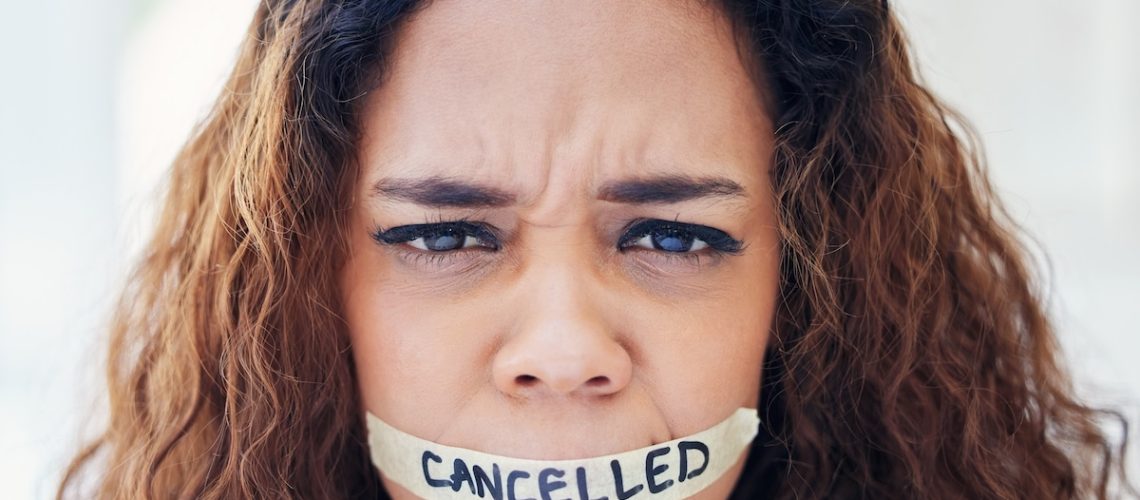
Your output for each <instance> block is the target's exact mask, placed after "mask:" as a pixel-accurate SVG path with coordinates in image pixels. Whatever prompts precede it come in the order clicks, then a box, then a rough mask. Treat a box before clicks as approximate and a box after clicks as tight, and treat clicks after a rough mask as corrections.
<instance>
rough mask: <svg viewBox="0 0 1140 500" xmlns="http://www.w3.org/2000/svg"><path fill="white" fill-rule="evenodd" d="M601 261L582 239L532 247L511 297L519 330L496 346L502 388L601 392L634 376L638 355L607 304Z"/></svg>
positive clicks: (523, 392) (524, 392)
mask: <svg viewBox="0 0 1140 500" xmlns="http://www.w3.org/2000/svg"><path fill="white" fill-rule="evenodd" d="M561 241H568V240H566V239H561ZM569 241H574V240H569ZM595 262H597V261H596V257H595V256H593V255H591V252H590V251H589V247H588V245H585V244H579V243H569V244H550V245H546V248H545V249H543V250H542V251H540V252H539V251H536V252H533V253H532V257H531V258H530V259H528V260H527V262H526V263H525V265H524V268H523V271H522V272H521V273H520V274H519V275H518V281H517V282H516V285H517V286H516V287H514V288H515V290H514V291H515V294H513V295H512V297H511V299H510V300H511V304H510V307H509V308H508V310H509V313H508V314H513V315H514V316H515V317H514V321H512V322H511V323H510V324H511V325H512V328H511V331H510V332H507V333H506V335H507V338H506V340H505V342H504V343H503V344H502V346H501V348H500V350H499V352H498V353H496V359H495V365H494V368H493V369H494V371H495V382H496V385H498V387H499V389H500V390H501V391H503V392H506V393H509V394H512V395H514V396H537V395H544V394H545V395H550V394H555V395H569V394H582V395H601V394H611V393H614V392H617V391H620V390H621V389H622V388H624V387H625V385H626V384H627V383H628V381H629V378H630V376H631V371H632V367H631V362H630V358H629V355H628V353H627V352H626V351H625V348H624V347H623V346H622V344H621V342H620V341H619V339H618V335H619V332H618V331H617V330H616V328H615V325H614V323H613V318H611V317H609V316H608V314H609V311H608V309H607V308H606V306H605V304H604V303H603V300H604V297H605V295H606V293H605V284H604V282H603V279H602V275H601V273H600V272H599V269H598V268H597V266H596V265H595Z"/></svg>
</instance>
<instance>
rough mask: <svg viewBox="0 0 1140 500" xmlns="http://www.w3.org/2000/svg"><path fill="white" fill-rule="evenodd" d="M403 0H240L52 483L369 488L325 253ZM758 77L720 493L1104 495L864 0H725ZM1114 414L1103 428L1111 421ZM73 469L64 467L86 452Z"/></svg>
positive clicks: (1003, 223) (891, 34)
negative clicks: (751, 343)
mask: <svg viewBox="0 0 1140 500" xmlns="http://www.w3.org/2000/svg"><path fill="white" fill-rule="evenodd" d="M421 7H422V5H421V2H413V1H410V0H266V1H262V2H260V7H259V8H258V11H257V13H256V15H255V18H254V20H253V23H252V25H251V26H250V29H249V31H248V34H247V36H246V38H245V42H244V45H243V48H242V50H241V54H240V56H239V59H238V61H237V64H236V67H235V68H234V70H233V73H232V75H231V77H230V79H229V80H228V83H227V85H226V87H225V90H224V92H223V93H222V95H221V96H220V97H219V99H218V101H217V103H216V105H215V106H214V108H213V110H212V112H211V114H210V115H209V116H208V118H207V119H206V120H205V121H204V122H203V123H202V124H201V125H200V127H199V128H198V129H197V130H196V131H195V133H194V135H193V137H192V138H191V140H190V142H189V143H188V144H187V145H186V146H185V147H184V149H183V150H182V152H181V153H180V155H179V156H178V157H177V159H176V160H175V162H174V164H173V167H172V171H171V173H170V177H169V191H168V193H167V195H166V199H165V205H164V209H163V212H162V214H161V216H160V218H159V223H158V226H157V228H156V230H155V232H154V235H153V238H152V239H151V241H150V242H149V245H148V246H147V249H146V252H145V255H144V256H143V258H142V259H141V261H140V262H139V263H138V265H137V267H136V269H135V271H134V272H133V274H132V277H131V279H130V280H129V284H128V286H127V288H126V290H125V291H124V293H123V295H122V298H121V300H120V302H119V303H118V305H117V308H116V310H115V315H114V317H113V321H112V328H111V332H110V344H109V353H108V368H107V370H108V373H107V377H108V387H109V412H110V415H109V417H110V418H109V424H108V426H107V428H106V430H105V431H104V432H103V434H102V435H101V437H100V438H99V439H98V440H97V441H95V442H94V443H91V444H90V445H88V446H87V447H85V448H84V449H83V450H81V451H80V452H79V453H78V454H77V456H76V457H75V458H74V459H73V461H72V463H71V464H70V466H69V468H68V469H67V471H66V473H65V475H64V478H63V481H62V483H61V485H60V488H59V492H58V496H59V497H60V498H63V497H66V496H68V495H70V494H72V493H80V494H83V495H85V496H87V495H90V496H96V497H100V498H155V497H162V498H173V497H177V498H235V497H246V498H249V497H259V498H260V497H279V498H377V497H383V496H384V492H383V489H382V487H381V484H380V481H379V476H378V474H377V472H376V471H375V469H374V468H373V466H372V464H371V463H370V461H369V458H368V450H367V444H366V440H365V431H364V425H363V422H362V416H361V412H360V408H359V396H358V394H357V391H358V388H357V385H356V381H355V375H354V367H353V360H352V356H351V353H350V349H351V345H350V343H349V341H348V335H347V332H346V327H345V324H344V321H343V320H342V318H341V304H340V303H339V296H340V295H339V294H338V293H337V292H338V291H337V284H336V281H335V278H334V277H335V275H336V273H335V270H336V269H338V268H339V266H341V265H342V264H343V262H344V258H345V254H346V251H347V250H346V246H347V243H346V241H345V238H344V233H345V227H346V225H347V221H346V219H347V212H348V209H349V207H350V204H351V195H350V190H351V187H352V186H353V185H354V183H355V182H356V181H357V176H358V173H359V168H358V165H356V163H355V162H356V159H355V155H356V148H357V146H358V142H359V133H360V127H359V124H358V120H359V113H360V110H359V109H358V108H359V105H360V101H361V99H359V98H360V97H361V96H362V95H364V94H366V93H367V92H368V91H369V90H371V89H372V88H373V87H374V86H375V85H378V84H379V83H378V82H380V81H381V80H382V78H383V76H384V74H385V66H386V63H387V60H386V59H385V57H386V56H387V55H388V54H389V53H390V52H391V45H392V43H393V42H394V38H395V35H396V33H397V32H398V30H399V28H400V26H401V25H402V23H403V22H404V21H406V20H407V19H408V18H409V17H410V16H411V15H412V14H413V13H414V12H415V11H416V10H417V9H419V8H421ZM716 8H718V9H721V10H722V11H723V12H724V13H725V15H727V16H729V18H730V19H731V21H732V23H733V25H734V27H735V29H736V32H737V35H738V39H739V41H740V47H741V49H742V53H743V54H745V55H744V57H745V59H746V61H747V62H748V63H749V65H750V66H752V67H753V69H754V76H755V80H756V84H757V87H758V89H760V88H762V89H763V90H764V92H765V93H766V94H768V95H769V96H770V98H771V100H772V101H773V106H772V114H773V116H772V119H773V120H774V123H775V125H776V132H775V135H776V137H775V140H776V152H775V158H774V164H773V165H774V168H773V169H772V173H771V182H772V185H773V186H774V188H775V192H776V197H777V198H776V199H777V202H778V203H777V208H776V210H777V216H778V219H779V232H780V235H781V242H782V261H781V269H780V287H781V293H780V299H779V305H778V312H777V317H776V322H775V324H774V325H773V336H772V339H773V340H772V342H771V344H770V346H769V348H768V352H767V353H766V357H765V365H764V373H763V382H762V391H761V395H760V398H761V399H760V408H759V411H760V414H761V419H762V421H763V424H762V429H761V436H760V438H758V439H757V440H756V442H755V444H754V446H753V449H752V450H751V451H750V453H749V456H748V460H747V463H746V465H745V470H744V472H743V474H742V476H741V479H740V480H739V482H738V485H737V488H736V491H735V493H734V496H735V497H739V498H1035V499H1036V498H1078V497H1096V498H1106V497H1108V496H1109V495H1110V493H1111V490H1110V488H1112V487H1113V484H1117V483H1118V484H1119V486H1120V487H1122V488H1125V489H1128V488H1130V486H1129V485H1128V484H1127V483H1128V480H1127V478H1126V477H1125V476H1126V474H1125V468H1124V465H1123V460H1124V454H1125V446H1126V444H1127V440H1126V439H1125V440H1122V441H1121V442H1119V443H1114V442H1113V441H1112V440H1110V439H1109V438H1108V437H1107V434H1106V433H1105V431H1103V430H1102V428H1101V425H1103V424H1104V422H1105V421H1106V420H1114V421H1118V422H1120V424H1121V425H1124V424H1125V423H1124V421H1123V419H1122V418H1120V417H1119V415H1117V414H1116V413H1114V412H1111V411H1107V410H1102V409H1098V408H1093V407H1090V406H1087V405H1086V404H1084V403H1083V402H1081V401H1079V400H1078V399H1076V398H1075V397H1074V395H1073V393H1074V391H1073V388H1072V386H1071V382H1070V381H1069V379H1068V376H1067V375H1066V372H1065V370H1064V369H1063V367H1061V366H1060V364H1059V359H1058V358H1059V352H1058V347H1057V345H1056V341H1055V338H1054V331H1053V327H1052V326H1051V324H1050V321H1049V319H1048V317H1047V314H1046V311H1045V310H1044V308H1043V301H1042V299H1041V298H1040V297H1038V296H1037V293H1038V292H1037V290H1036V283H1035V280H1036V279H1037V277H1036V275H1035V271H1034V269H1033V268H1032V266H1031V260H1030V258H1029V257H1028V255H1027V251H1026V249H1025V248H1024V247H1023V246H1022V244H1021V243H1020V240H1019V235H1018V229H1017V227H1016V225H1015V224H1013V222H1012V221H1011V220H1010V219H1009V217H1008V216H1007V215H1006V213H1005V212H1004V211H1003V209H1002V207H1001V205H1000V204H999V202H998V201H997V199H996V198H995V195H994V193H993V190H992V188H991V186H990V185H989V183H988V181H987V179H986V175H985V172H984V161H983V160H982V158H981V155H980V150H979V148H978V146H977V141H976V140H975V138H974V136H973V135H972V133H971V132H970V129H969V127H968V126H967V125H966V124H965V122H964V121H963V120H962V119H961V118H960V117H958V116H957V115H956V114H954V113H953V112H952V111H951V110H950V109H949V108H948V107H947V106H946V105H945V104H943V103H942V102H940V101H939V100H938V99H937V98H936V97H934V96H933V95H932V94H931V93H930V92H929V91H928V90H927V89H926V88H925V87H924V86H923V84H922V83H921V81H920V79H919V77H918V75H917V73H916V70H915V68H914V66H913V65H912V63H911V60H910V56H909V53H908V46H907V43H906V41H905V39H904V36H903V31H902V29H901V27H900V25H899V23H898V21H897V20H896V18H895V16H894V14H893V13H892V12H891V10H890V9H889V8H888V6H887V3H886V2H885V1H879V0H810V1H808V0H754V1H744V0H724V1H723V2H718V3H717V5H716ZM1125 429H1126V426H1125ZM89 469H90V470H91V471H92V472H96V475H95V477H96V478H97V481H95V483H94V484H93V485H89V487H90V488H91V489H92V491H82V492H81V491H80V490H84V489H85V488H84V487H83V486H81V484H80V483H81V482H82V481H81V478H82V477H83V476H84V472H85V471H87V470H89Z"/></svg>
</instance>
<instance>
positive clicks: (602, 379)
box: [586, 375, 610, 387]
mask: <svg viewBox="0 0 1140 500" xmlns="http://www.w3.org/2000/svg"><path fill="white" fill-rule="evenodd" d="M609 383H610V378H609V377H606V376H604V375H598V376H597V377H594V378H591V379H590V380H587V381H586V387H602V386H604V385H607V384H609Z"/></svg>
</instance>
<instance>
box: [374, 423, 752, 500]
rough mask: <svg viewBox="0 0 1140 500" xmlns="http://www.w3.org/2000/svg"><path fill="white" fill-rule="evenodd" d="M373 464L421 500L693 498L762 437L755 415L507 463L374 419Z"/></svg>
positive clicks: (506, 459)
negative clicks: (616, 446)
mask: <svg viewBox="0 0 1140 500" xmlns="http://www.w3.org/2000/svg"><path fill="white" fill-rule="evenodd" d="M366 417H367V425H368V446H369V448H370V451H371V457H372V463H373V465H375V466H376V468H377V469H378V470H379V471H380V472H381V473H382V474H383V475H384V476H385V477H387V478H388V479H389V480H390V481H393V482H395V483H397V484H399V485H400V486H403V487H404V488H406V489H407V490H408V491H410V492H412V493H414V494H415V495H417V496H419V497H421V498H431V499H435V498H439V499H494V500H537V499H542V500H549V499H558V500H563V499H572V500H630V499H634V500H636V499H650V498H652V499H655V500H656V499H673V498H687V497H690V496H692V495H695V494H697V493H698V492H700V491H701V490H703V489H705V488H707V487H708V486H709V485H711V484H712V483H713V482H715V481H716V480H717V479H720V477H721V476H723V475H724V473H725V472H727V471H728V469H730V468H732V466H733V465H735V464H736V463H737V461H738V460H739V459H740V457H741V454H742V453H743V452H744V451H745V450H746V449H747V448H748V446H749V445H750V444H751V443H752V440H753V439H755V438H756V434H757V432H758V429H759V424H760V419H759V417H758V416H757V412H756V409H755V408H740V409H737V410H736V411H734V412H733V413H732V414H731V415H729V416H728V417H727V418H725V419H724V420H722V421H721V422H720V423H718V424H716V425H714V426H712V427H710V428H708V429H705V430H703V431H700V432H697V433H696V434H692V435H690V436H685V437H681V438H677V439H674V440H672V441H667V442H664V443H660V444H655V445H652V446H647V447H644V448H638V449H635V450H630V451H625V452H621V453H615V454H610V455H603V456H598V457H591V458H582V459H573V460H533V459H521V458H513V457H505V456H499V455H493V454H490V453H483V452H480V451H476V450H469V449H466V448H458V447H454V446H446V445H442V444H438V443H435V442H432V441H428V440H425V439H421V438H418V437H416V436H413V435H411V434H408V433H405V432H403V431H401V430H399V429H396V428H395V427H392V426H391V425H389V424H388V423H386V422H384V421H383V420H380V418H378V417H376V416H375V415H373V414H372V413H367V414H366Z"/></svg>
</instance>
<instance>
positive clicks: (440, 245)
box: [424, 229, 464, 252]
mask: <svg viewBox="0 0 1140 500" xmlns="http://www.w3.org/2000/svg"><path fill="white" fill-rule="evenodd" d="M463 238H464V236H463V235H462V234H456V233H455V231H454V230H451V229H447V230H444V231H440V232H438V233H435V234H429V235H426V236H424V246H425V247H427V249H428V250H431V251H433V252H446V251H448V250H455V249H457V248H460V247H462V246H463Z"/></svg>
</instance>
